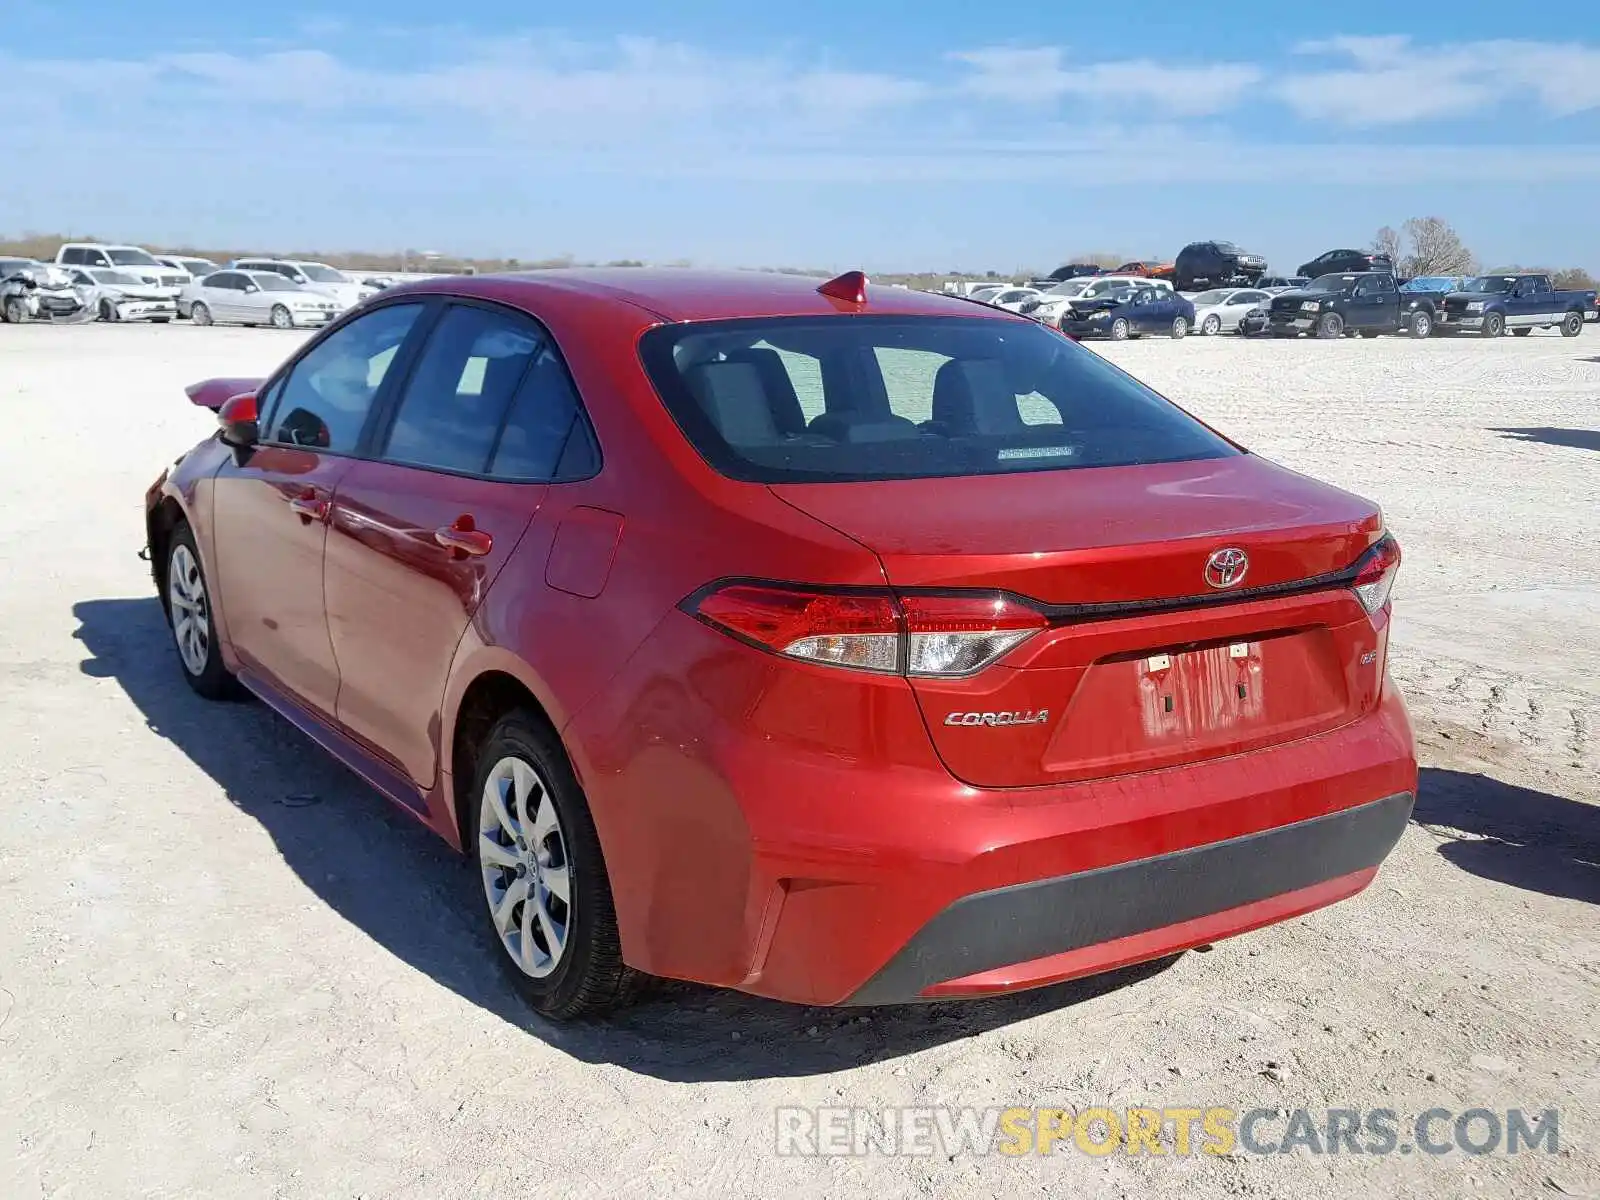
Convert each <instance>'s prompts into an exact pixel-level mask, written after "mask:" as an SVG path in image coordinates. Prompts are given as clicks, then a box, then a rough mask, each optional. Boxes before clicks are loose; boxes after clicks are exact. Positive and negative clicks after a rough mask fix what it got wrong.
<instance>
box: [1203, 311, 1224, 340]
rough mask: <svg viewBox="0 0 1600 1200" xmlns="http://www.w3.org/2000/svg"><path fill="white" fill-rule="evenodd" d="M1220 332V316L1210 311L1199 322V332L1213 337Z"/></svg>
mask: <svg viewBox="0 0 1600 1200" xmlns="http://www.w3.org/2000/svg"><path fill="white" fill-rule="evenodd" d="M1221 332H1222V318H1221V317H1219V316H1217V314H1216V313H1212V314H1211V315H1210V316H1209V317H1207V318H1206V319H1205V320H1204V321H1201V322H1200V333H1201V334H1202V335H1203V336H1205V337H1215V336H1216V335H1217V334H1219V333H1221Z"/></svg>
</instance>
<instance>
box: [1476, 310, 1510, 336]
mask: <svg viewBox="0 0 1600 1200" xmlns="http://www.w3.org/2000/svg"><path fill="white" fill-rule="evenodd" d="M1505 331H1506V319H1505V318H1504V317H1503V316H1501V315H1500V314H1499V313H1490V314H1489V315H1488V316H1486V317H1484V319H1483V334H1482V336H1484V337H1491V338H1497V337H1499V336H1501V335H1502V334H1503V333H1505Z"/></svg>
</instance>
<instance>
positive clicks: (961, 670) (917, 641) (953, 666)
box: [900, 592, 1049, 675]
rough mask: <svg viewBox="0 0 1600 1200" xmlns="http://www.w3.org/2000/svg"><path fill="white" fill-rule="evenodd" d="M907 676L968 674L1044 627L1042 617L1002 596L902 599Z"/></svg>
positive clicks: (913, 596) (910, 596)
mask: <svg viewBox="0 0 1600 1200" xmlns="http://www.w3.org/2000/svg"><path fill="white" fill-rule="evenodd" d="M900 606H901V611H902V612H903V613H904V614H905V622H906V637H907V645H906V674H907V675H970V674H972V672H974V671H976V670H978V668H980V667H985V666H988V665H989V664H990V663H992V662H993V661H994V660H995V659H997V658H999V657H1000V656H1001V655H1002V654H1004V653H1006V652H1007V651H1008V650H1011V649H1012V648H1014V647H1016V646H1018V645H1020V644H1021V643H1023V642H1025V641H1026V640H1027V639H1028V638H1030V637H1032V636H1033V635H1034V634H1036V633H1038V632H1039V630H1041V629H1044V628H1046V627H1047V626H1048V625H1049V622H1048V621H1046V620H1045V618H1044V614H1043V613H1041V612H1039V611H1038V610H1037V609H1034V608H1029V607H1028V606H1027V605H1026V604H1022V603H1019V602H1018V601H1016V600H1012V599H1009V598H1007V597H1005V596H1001V595H992V596H948V595H946V596H940V595H932V594H927V593H918V592H908V593H905V594H904V595H902V596H901V597H900Z"/></svg>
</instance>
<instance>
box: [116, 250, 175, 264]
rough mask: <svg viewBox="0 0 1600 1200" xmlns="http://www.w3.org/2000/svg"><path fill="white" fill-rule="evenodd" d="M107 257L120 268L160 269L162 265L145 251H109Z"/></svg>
mask: <svg viewBox="0 0 1600 1200" xmlns="http://www.w3.org/2000/svg"><path fill="white" fill-rule="evenodd" d="M106 257H107V258H109V259H110V260H111V261H112V262H114V263H116V264H117V266H119V267H159V266H160V265H161V264H160V263H159V262H157V261H156V260H155V258H154V257H153V256H152V255H149V254H146V253H145V252H144V251H143V250H137V249H127V250H107V251H106Z"/></svg>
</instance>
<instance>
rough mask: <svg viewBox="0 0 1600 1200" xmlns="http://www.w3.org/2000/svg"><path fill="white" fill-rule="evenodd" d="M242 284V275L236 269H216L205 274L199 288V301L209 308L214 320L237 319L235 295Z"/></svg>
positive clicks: (237, 310) (237, 311)
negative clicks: (212, 272) (211, 273)
mask: <svg viewBox="0 0 1600 1200" xmlns="http://www.w3.org/2000/svg"><path fill="white" fill-rule="evenodd" d="M243 285H244V276H242V275H240V274H239V273H238V272H237V271H218V272H217V273H216V274H215V275H207V276H206V278H205V280H204V282H202V283H201V285H200V288H199V289H198V290H199V299H200V303H201V304H204V305H205V306H206V307H207V308H209V309H210V310H211V319H212V320H214V321H237V320H238V319H239V304H238V301H237V299H236V297H237V296H238V295H239V290H238V289H239V288H241V287H242V286H243Z"/></svg>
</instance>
